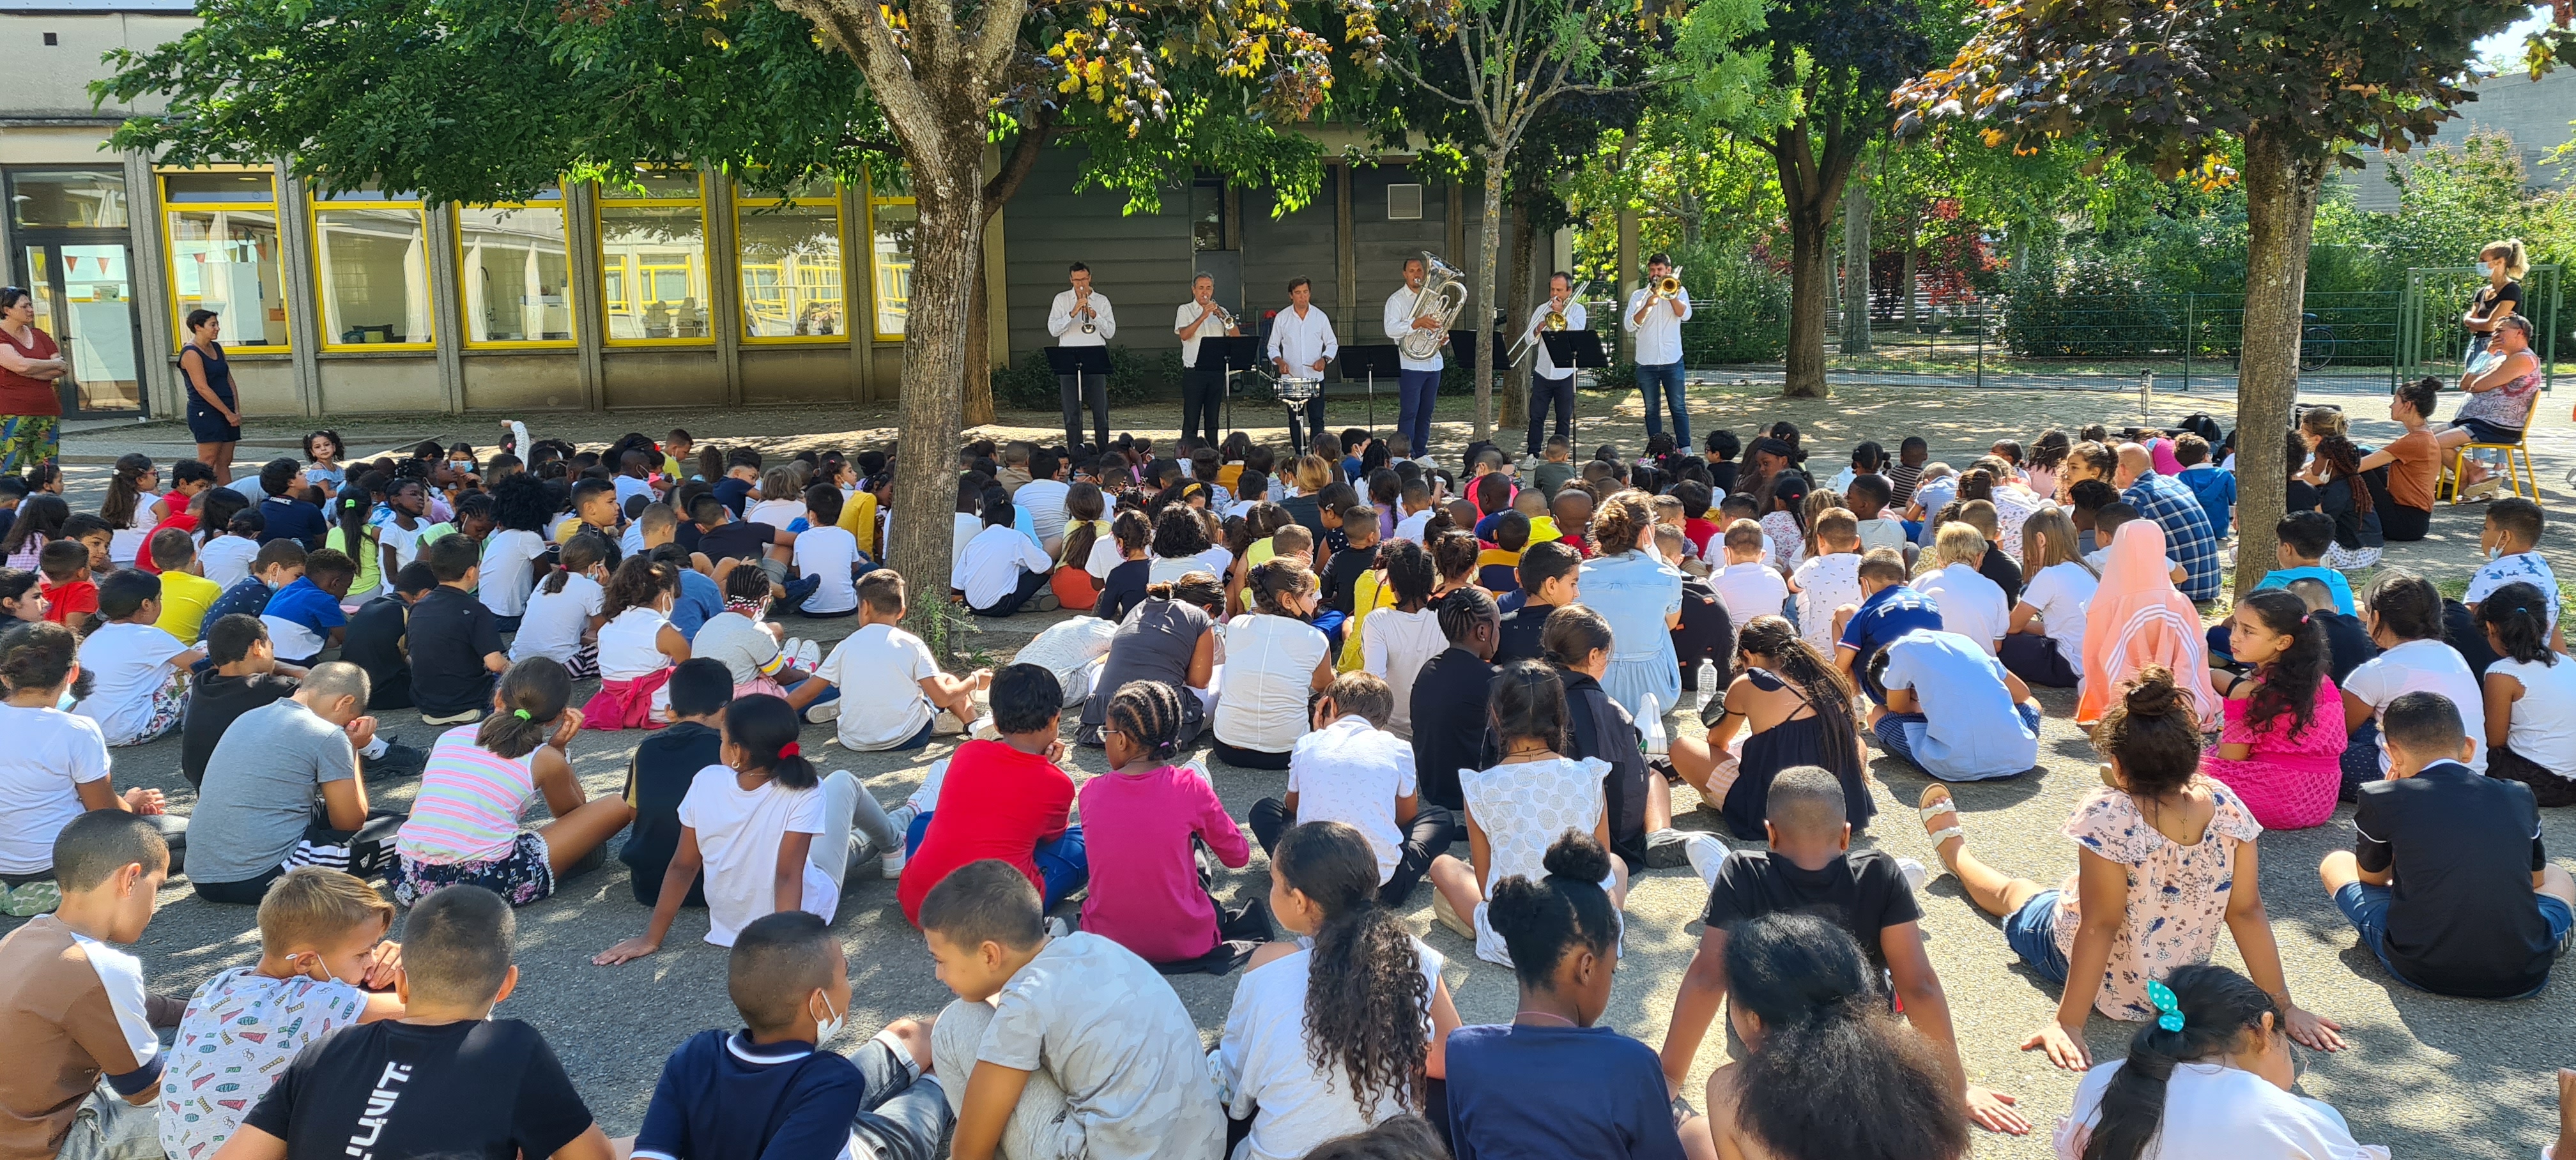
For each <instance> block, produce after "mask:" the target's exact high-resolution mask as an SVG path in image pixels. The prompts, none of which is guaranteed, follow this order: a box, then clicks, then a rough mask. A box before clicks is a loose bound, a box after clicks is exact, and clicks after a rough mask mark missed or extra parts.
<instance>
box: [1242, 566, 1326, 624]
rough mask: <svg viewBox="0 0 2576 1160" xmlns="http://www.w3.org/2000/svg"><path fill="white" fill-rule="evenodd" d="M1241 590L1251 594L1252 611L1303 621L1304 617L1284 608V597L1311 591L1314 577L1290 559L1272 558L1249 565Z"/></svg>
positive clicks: (1286, 605) (1285, 602)
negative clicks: (1250, 567)
mask: <svg viewBox="0 0 2576 1160" xmlns="http://www.w3.org/2000/svg"><path fill="white" fill-rule="evenodd" d="M1243 588H1244V591H1246V592H1248V593H1251V595H1252V607H1253V609H1254V610H1255V611H1257V612H1260V613H1261V614H1263V615H1265V616H1285V617H1287V618H1288V619H1290V620H1303V619H1305V618H1304V617H1302V616H1299V615H1298V614H1297V611H1296V610H1295V609H1293V608H1290V607H1289V606H1288V598H1289V597H1292V596H1303V595H1305V594H1307V593H1309V592H1312V591H1314V590H1315V574H1314V573H1312V572H1309V571H1307V570H1306V566H1305V565H1303V564H1300V563H1298V562H1297V561H1295V560H1294V559H1290V558H1288V557H1285V556H1274V557H1272V558H1270V559H1268V560H1264V561H1262V562H1261V563H1259V564H1256V565H1254V566H1253V569H1252V571H1251V572H1250V573H1249V574H1247V575H1246V576H1245V577H1244V578H1243Z"/></svg>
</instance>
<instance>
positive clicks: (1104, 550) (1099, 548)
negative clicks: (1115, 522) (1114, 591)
mask: <svg viewBox="0 0 2576 1160" xmlns="http://www.w3.org/2000/svg"><path fill="white" fill-rule="evenodd" d="M1108 522H1109V521H1107V520H1102V521H1101V524H1102V525H1103V526H1102V527H1101V529H1100V535H1099V537H1098V538H1096V539H1094V540H1092V541H1091V555H1090V556H1088V557H1086V558H1084V560H1083V561H1082V570H1083V571H1085V572H1089V573H1091V578H1092V579H1094V580H1098V581H1100V582H1101V583H1103V584H1106V583H1108V582H1109V574H1110V573H1111V572H1114V571H1116V570H1117V569H1118V566H1119V565H1120V564H1124V563H1126V562H1127V553H1126V552H1124V551H1122V550H1120V548H1119V547H1118V538H1117V537H1115V536H1112V535H1110V534H1109V528H1108V527H1107V526H1106V525H1107V524H1108ZM1148 570H1149V571H1150V570H1151V569H1148Z"/></svg>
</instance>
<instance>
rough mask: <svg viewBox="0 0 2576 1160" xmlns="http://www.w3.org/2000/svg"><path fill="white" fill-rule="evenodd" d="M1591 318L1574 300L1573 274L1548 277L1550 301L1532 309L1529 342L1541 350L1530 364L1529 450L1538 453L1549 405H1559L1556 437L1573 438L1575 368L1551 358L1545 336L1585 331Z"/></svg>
mask: <svg viewBox="0 0 2576 1160" xmlns="http://www.w3.org/2000/svg"><path fill="white" fill-rule="evenodd" d="M1590 326H1591V319H1590V317H1588V316H1587V315H1585V314H1584V312H1583V304H1582V303H1580V302H1577V301H1575V300H1574V276H1573V275H1571V274H1568V273H1566V272H1565V271H1563V270H1559V271H1557V272H1556V273H1553V274H1550V275H1548V276H1547V301H1545V302H1541V303H1539V304H1538V308H1537V309H1535V310H1532V311H1530V319H1529V342H1530V346H1531V347H1532V348H1533V349H1535V350H1537V351H1538V355H1537V357H1536V358H1535V359H1534V360H1533V361H1532V362H1531V363H1530V397H1529V453H1530V454H1532V455H1536V454H1538V452H1539V438H1538V432H1539V427H1540V426H1541V425H1543V424H1544V423H1545V422H1546V420H1547V411H1548V405H1549V404H1550V403H1553V404H1555V406H1556V437H1557V438H1559V439H1565V440H1571V439H1573V438H1574V368H1572V367H1559V366H1557V365H1556V360H1554V359H1552V358H1549V357H1548V353H1547V342H1546V337H1547V335H1549V334H1550V333H1553V332H1556V331H1562V330H1586V329H1589V328H1590Z"/></svg>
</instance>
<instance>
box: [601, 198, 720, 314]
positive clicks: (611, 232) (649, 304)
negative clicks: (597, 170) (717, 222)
mask: <svg viewBox="0 0 2576 1160" xmlns="http://www.w3.org/2000/svg"><path fill="white" fill-rule="evenodd" d="M636 180H637V182H638V184H639V185H640V186H641V189H640V190H639V189H634V188H619V187H609V186H602V187H601V188H600V191H599V280H600V293H599V299H600V308H601V310H603V311H605V312H606V316H607V319H608V341H609V342H611V343H616V344H640V343H675V342H691V343H695V342H705V341H708V340H709V339H710V338H712V337H713V332H712V331H710V330H708V329H707V325H708V318H707V213H706V198H705V195H704V193H703V192H702V191H701V190H700V188H699V184H698V178H697V175H696V174H693V173H668V172H649V173H642V174H638V175H637V178H636Z"/></svg>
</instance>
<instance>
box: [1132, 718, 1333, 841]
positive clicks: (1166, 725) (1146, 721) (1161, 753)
mask: <svg viewBox="0 0 2576 1160" xmlns="http://www.w3.org/2000/svg"><path fill="white" fill-rule="evenodd" d="M1185 695H1187V694H1184V693H1182V692H1180V691H1179V690H1177V689H1174V688H1173V687H1172V685H1171V683H1170V682H1168V681H1129V682H1127V683H1126V684H1123V685H1120V686H1118V691H1117V692H1115V693H1112V694H1110V697H1109V709H1108V713H1109V723H1110V724H1112V725H1115V726H1117V727H1118V731H1119V732H1121V733H1124V734H1126V735H1127V739H1128V740H1130V741H1133V742H1135V743H1136V745H1137V747H1138V748H1140V749H1142V750H1144V751H1145V757H1146V759H1147V760H1149V761H1170V760H1171V759H1172V755H1173V754H1175V753H1177V752H1179V751H1180V748H1181V698H1182V697H1183V696H1185ZM1371 865H1372V866H1374V865H1375V863H1374V862H1372V863H1371Z"/></svg>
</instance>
